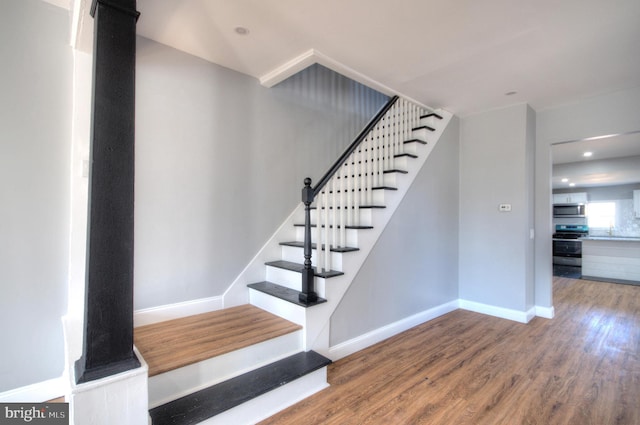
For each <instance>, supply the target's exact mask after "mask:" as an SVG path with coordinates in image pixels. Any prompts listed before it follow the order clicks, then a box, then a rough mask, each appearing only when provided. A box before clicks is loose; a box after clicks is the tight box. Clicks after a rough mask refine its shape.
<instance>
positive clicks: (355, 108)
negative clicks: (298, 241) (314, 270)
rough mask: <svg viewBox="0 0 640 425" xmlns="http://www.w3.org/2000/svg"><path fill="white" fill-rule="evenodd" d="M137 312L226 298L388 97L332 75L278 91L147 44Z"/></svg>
mask: <svg viewBox="0 0 640 425" xmlns="http://www.w3.org/2000/svg"><path fill="white" fill-rule="evenodd" d="M136 84H137V87H136V90H137V93H136V102H137V105H136V107H137V109H136V212H135V214H136V234H135V237H136V245H135V264H136V269H135V279H136V284H135V308H136V309H141V308H147V307H152V306H158V305H163V304H170V303H176V302H180V301H185V300H191V299H197V298H202V297H211V296H216V295H221V294H222V293H223V292H224V291H225V290H226V289H227V287H228V286H229V285H230V284H231V283H232V282H233V280H234V279H235V278H236V277H237V275H238V274H239V273H240V272H241V271H242V270H243V268H244V267H245V266H246V265H247V264H248V263H249V261H250V260H251V259H252V258H253V256H254V255H255V254H256V253H257V252H258V250H259V249H260V247H261V246H262V245H263V244H264V243H265V242H266V241H267V239H268V238H269V237H270V236H271V235H272V234H273V232H274V231H275V230H276V229H277V228H278V226H279V225H280V224H282V222H283V221H284V219H285V218H286V217H287V216H288V215H289V214H290V213H291V212H292V211H293V209H294V208H295V206H296V205H297V204H298V203H299V202H300V190H301V188H302V181H303V179H304V177H306V176H310V177H311V178H312V179H313V180H314V181H315V180H317V179H319V178H320V177H321V175H322V173H324V172H325V171H326V169H327V168H328V167H329V166H330V165H331V164H332V162H333V161H335V159H336V158H337V157H338V156H339V154H340V153H341V152H342V151H343V150H344V148H345V147H346V146H347V145H348V144H349V143H350V142H351V141H352V140H353V139H354V137H355V136H356V135H357V134H358V133H359V131H360V130H361V129H362V128H363V127H364V125H365V124H366V123H367V122H368V121H369V120H370V118H371V117H372V116H373V115H374V114H375V113H376V111H377V110H378V109H379V108H380V107H381V106H382V105H383V104H384V103H385V102H386V100H387V97H386V96H384V95H382V94H380V93H378V92H375V91H373V90H371V89H368V88H366V87H364V86H362V85H360V84H357V83H355V82H353V81H350V80H348V79H346V78H344V77H342V76H339V75H338V74H336V73H334V72H332V71H329V70H327V69H326V68H323V67H320V66H313V67H312V68H309V69H307V70H306V71H304V72H302V73H301V74H299V75H296V76H294V77H292V78H291V79H289V80H287V81H284V82H283V83H281V84H279V85H278V86H276V87H274V88H271V89H267V88H264V87H262V86H260V85H259V83H258V81H257V80H255V79H253V78H250V77H247V76H245V75H242V74H239V73H237V72H234V71H231V70H229V69H226V68H222V67H220V66H217V65H214V64H211V63H208V62H205V61H203V60H200V59H198V58H195V57H193V56H190V55H187V54H184V53H182V52H179V51H177V50H174V49H171V48H169V47H166V46H163V45H160V44H158V43H155V42H153V41H150V40H147V39H144V38H139V39H138V56H137V81H136Z"/></svg>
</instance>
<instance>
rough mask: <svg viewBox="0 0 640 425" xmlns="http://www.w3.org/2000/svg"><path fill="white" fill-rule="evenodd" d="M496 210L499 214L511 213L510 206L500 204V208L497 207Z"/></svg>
mask: <svg viewBox="0 0 640 425" xmlns="http://www.w3.org/2000/svg"><path fill="white" fill-rule="evenodd" d="M498 209H499V210H500V211H501V212H509V211H511V204H500V206H499V207H498Z"/></svg>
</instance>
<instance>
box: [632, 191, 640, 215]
mask: <svg viewBox="0 0 640 425" xmlns="http://www.w3.org/2000/svg"><path fill="white" fill-rule="evenodd" d="M633 216H634V217H635V218H640V190H634V191H633Z"/></svg>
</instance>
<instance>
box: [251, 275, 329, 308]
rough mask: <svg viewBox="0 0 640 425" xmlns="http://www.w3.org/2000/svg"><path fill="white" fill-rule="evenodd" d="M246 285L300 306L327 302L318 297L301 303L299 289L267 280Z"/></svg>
mask: <svg viewBox="0 0 640 425" xmlns="http://www.w3.org/2000/svg"><path fill="white" fill-rule="evenodd" d="M247 287H248V288H251V289H255V290H256V291H260V292H264V293H265V294H268V295H271V296H273V297H276V298H280V299H281V300H285V301H289V302H290V303H293V304H296V305H299V306H301V307H312V306H314V305H318V304H322V303H325V302H327V300H326V299H324V298H320V297H318V299H317V300H316V301H314V302H310V303H303V302H302V301H300V298H299V295H300V291H296V290H295V289H291V288H287V287H286V286H282V285H278V284H275V283H272V282H267V281H264V282H256V283H250V284H248V285H247Z"/></svg>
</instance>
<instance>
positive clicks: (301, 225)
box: [294, 223, 373, 230]
mask: <svg viewBox="0 0 640 425" xmlns="http://www.w3.org/2000/svg"><path fill="white" fill-rule="evenodd" d="M294 227H304V223H294ZM311 227H317V225H316V224H312V225H311ZM322 228H323V229H324V224H323V225H322ZM336 228H337V229H340V228H342V226H336ZM344 228H345V229H356V230H367V229H373V226H348V225H347V226H344ZM329 229H333V224H331V225H329Z"/></svg>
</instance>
